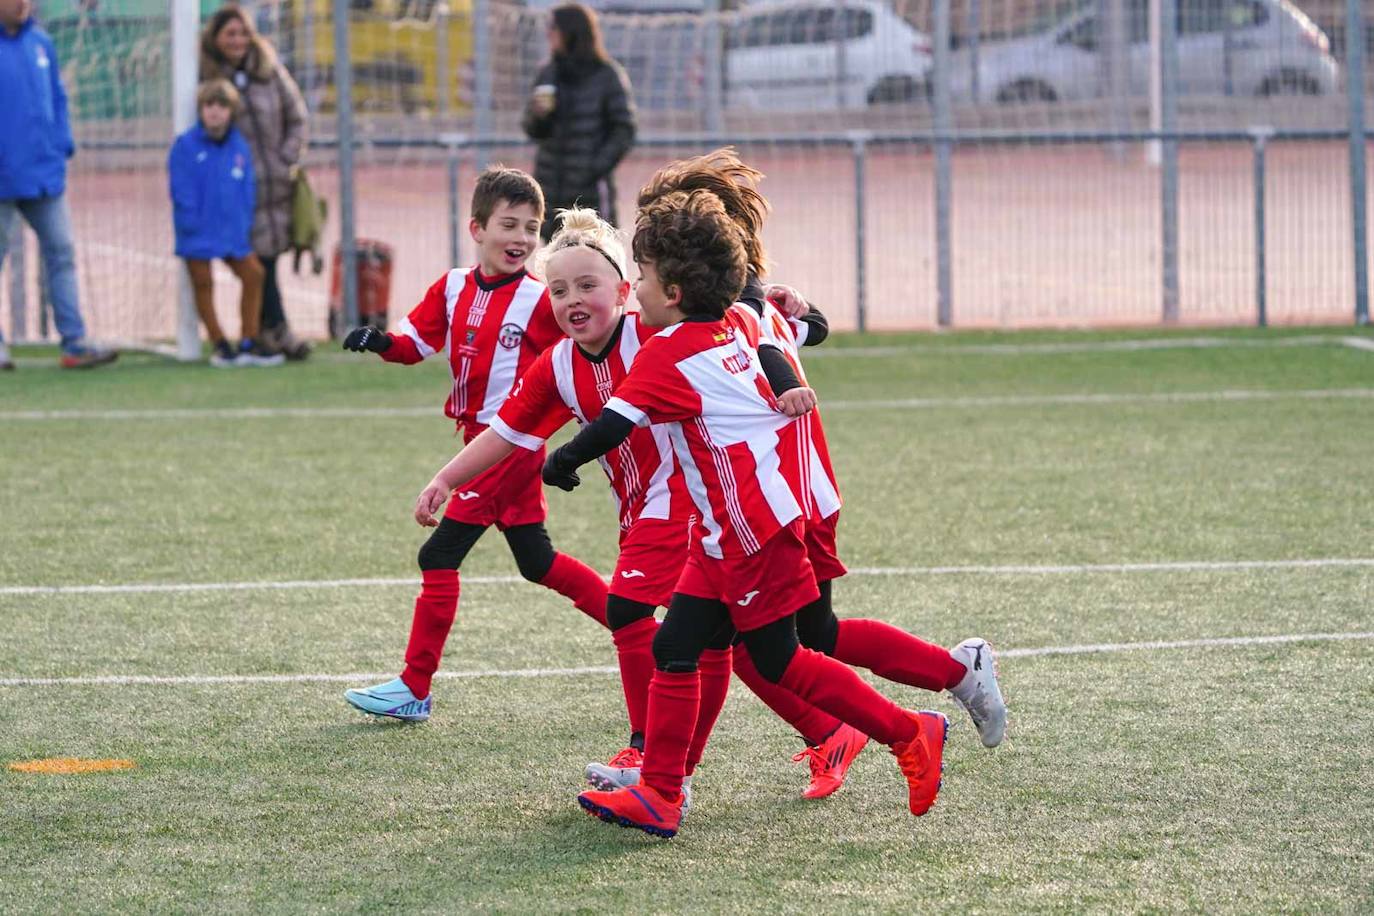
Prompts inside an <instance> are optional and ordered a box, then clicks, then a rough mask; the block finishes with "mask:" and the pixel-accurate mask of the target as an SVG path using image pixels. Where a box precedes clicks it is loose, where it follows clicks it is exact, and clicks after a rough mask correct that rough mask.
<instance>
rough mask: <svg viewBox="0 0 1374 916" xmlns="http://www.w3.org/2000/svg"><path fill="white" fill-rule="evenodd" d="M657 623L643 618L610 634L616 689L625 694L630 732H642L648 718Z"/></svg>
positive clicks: (652, 619) (650, 618) (648, 618)
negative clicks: (616, 665)
mask: <svg viewBox="0 0 1374 916" xmlns="http://www.w3.org/2000/svg"><path fill="white" fill-rule="evenodd" d="M657 632H658V621H657V620H655V619H654V618H652V617H643V618H640V619H639V620H636V621H635V622H634V623H632V624H629V625H627V626H623V627H621V628H620V629H618V630H612V631H611V639H612V640H614V641H615V654H616V658H617V660H618V661H619V662H620V688H621V689H622V690H624V691H625V711H626V712H627V713H629V715H630V731H631V733H633V732H640V733H643V731H644V723H645V720H646V719H647V718H648V709H649V682H650V681H651V680H653V677H654V634H655V633H657Z"/></svg>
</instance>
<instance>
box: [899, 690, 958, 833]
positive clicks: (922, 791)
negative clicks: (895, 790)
mask: <svg viewBox="0 0 1374 916" xmlns="http://www.w3.org/2000/svg"><path fill="white" fill-rule="evenodd" d="M907 715H908V716H910V717H911V719H912V721H913V722H915V723H916V736H915V737H913V738H912V739H911V740H910V741H902V742H899V743H897V744H894V745H893V746H892V754H893V756H895V757H896V758H897V766H899V767H901V770H902V775H903V776H905V777H906V784H907V787H908V793H907V802H908V804H909V805H910V806H911V813H912V814H914V815H916V816H917V817H920V816H921V815H922V814H925V813H926V812H927V811H929V810H930V807H931V805H934V804H935V796H937V795H939V794H940V774H941V773H943V772H944V768H945V766H944V752H945V735H946V734H948V733H949V719H947V718H945V715H944V713H940V712H936V711H935V710H933V709H923V710H921V711H920V712H908V713H907Z"/></svg>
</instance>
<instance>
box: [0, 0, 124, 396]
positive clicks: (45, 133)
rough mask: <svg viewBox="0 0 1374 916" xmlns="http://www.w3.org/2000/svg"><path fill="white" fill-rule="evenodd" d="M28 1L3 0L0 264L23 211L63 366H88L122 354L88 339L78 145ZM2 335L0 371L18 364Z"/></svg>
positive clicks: (47, 42) (48, 45) (47, 41)
mask: <svg viewBox="0 0 1374 916" xmlns="http://www.w3.org/2000/svg"><path fill="white" fill-rule="evenodd" d="M32 12H33V10H32V6H31V4H30V0H0V93H3V96H4V101H3V102H0V262H3V261H4V258H5V250H6V248H7V246H8V242H9V229H10V227H11V226H12V225H13V224H14V214H15V212H16V211H18V212H19V213H20V214H22V215H23V217H24V219H25V221H27V222H28V224H29V225H30V226H32V227H33V231H34V232H35V233H37V235H38V250H39V254H40V256H41V257H42V258H43V269H44V271H45V273H46V276H47V284H48V290H47V292H48V299H49V301H51V302H52V311H53V323H54V324H55V325H56V326H57V331H58V333H59V334H60V335H61V336H62V357H61V365H62V366H63V367H65V368H68V369H85V368H89V367H91V366H99V365H101V364H102V363H108V362H111V361H113V360H114V358H115V357H116V356H117V354H116V353H115V352H114V351H112V350H103V349H100V348H98V347H94V346H91V345H90V344H89V343H87V342H86V324H85V322H84V321H82V319H81V307H80V303H79V301H78V294H77V286H76V251H75V248H74V247H73V245H72V220H71V214H70V213H68V212H67V199H66V196H65V192H66V190H67V159H68V158H70V157H71V155H72V153H73V152H74V151H75V149H76V146H75V144H74V143H73V142H72V131H71V125H70V124H69V123H68V121H67V93H66V92H65V91H64V90H63V88H62V78H61V75H60V74H59V73H58V71H57V54H56V52H55V51H54V50H53V44H52V39H51V38H49V37H48V35H47V33H46V32H44V31H43V30H42V29H40V28H38V26H36V25H34V23H33V19H32ZM13 368H14V363H13V362H12V361H11V360H10V355H9V349H8V348H7V347H6V346H5V342H4V338H3V336H0V369H13Z"/></svg>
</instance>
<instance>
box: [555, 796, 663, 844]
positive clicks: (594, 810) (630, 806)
mask: <svg viewBox="0 0 1374 916" xmlns="http://www.w3.org/2000/svg"><path fill="white" fill-rule="evenodd" d="M684 801H685V796H684V795H683V794H679V795H678V797H677V799H675V800H672V799H667V798H664V797H663V796H662V795H659V794H658V792H656V791H654V789H653V788H651V787H650V786H638V785H636V786H627V787H625V788H623V789H612V790H611V791H609V792H605V791H601V790H599V789H589V790H588V791H586V792H583V793H582V794H581V795H579V796H577V803H578V804H579V805H581V806H582V807H583V808H584V809H586V812H587V813H588V814H590V815H592V816H594V817H599V818H601V819H602V820H603V821H605V822H606V823H608V824H619V825H620V826H622V827H634V828H636V829H638V830H643V831H644V832H645V833H648V834H651V835H653V836H656V837H662V838H663V839H665V840H668V839H672V838H673V837H674V836H676V835H677V830H678V827H679V826H681V824H682V815H683V810H684V807H685V805H684Z"/></svg>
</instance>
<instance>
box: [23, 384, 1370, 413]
mask: <svg viewBox="0 0 1374 916" xmlns="http://www.w3.org/2000/svg"><path fill="white" fill-rule="evenodd" d="M1346 398H1374V388H1316V389H1307V390H1301V389H1300V390H1294V391H1266V390H1263V389H1234V390H1224V391H1165V392H1156V393H1151V394H1031V395H990V396H986V397H959V398H893V399H878V398H874V399H872V400H866V401H825V400H822V401H821V402H820V406H821V407H822V408H823V409H824V410H828V411H836V410H938V409H942V408H955V409H959V410H967V409H971V408H980V407H1064V406H1073V405H1083V406H1098V405H1118V404H1201V403H1213V402H1215V403H1221V402H1237V401H1287V400H1327V399H1346ZM0 419H3V414H0Z"/></svg>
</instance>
